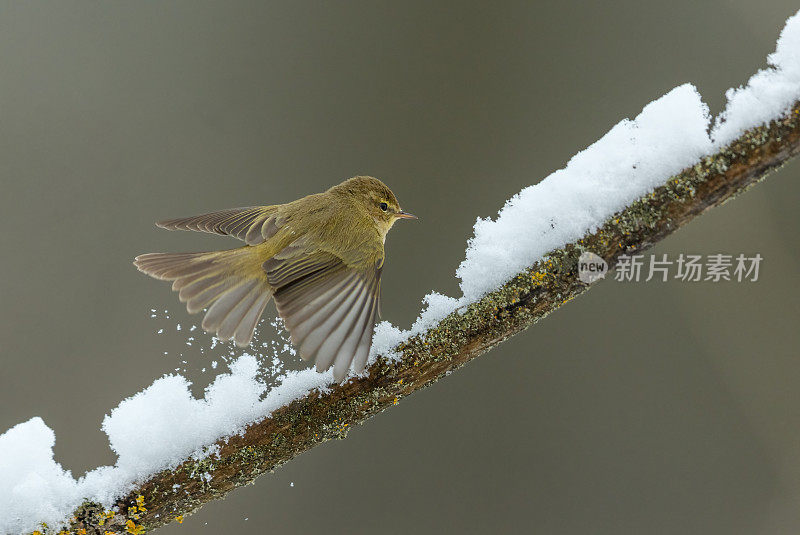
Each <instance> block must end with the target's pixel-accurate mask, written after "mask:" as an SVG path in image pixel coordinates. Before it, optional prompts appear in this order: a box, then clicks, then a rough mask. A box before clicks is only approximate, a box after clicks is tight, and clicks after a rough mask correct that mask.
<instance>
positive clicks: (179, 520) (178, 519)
mask: <svg viewBox="0 0 800 535" xmlns="http://www.w3.org/2000/svg"><path fill="white" fill-rule="evenodd" d="M175 521H176V522H177V523H178V524H183V515H178V516H176V517H175Z"/></svg>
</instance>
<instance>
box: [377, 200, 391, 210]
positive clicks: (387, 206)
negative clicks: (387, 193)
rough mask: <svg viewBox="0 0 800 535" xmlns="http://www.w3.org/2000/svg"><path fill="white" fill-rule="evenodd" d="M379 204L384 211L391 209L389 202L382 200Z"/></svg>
mask: <svg viewBox="0 0 800 535" xmlns="http://www.w3.org/2000/svg"><path fill="white" fill-rule="evenodd" d="M378 206H379V207H380V209H381V210H383V211H384V212H385V211H386V210H388V209H389V205H388V204H386V203H385V202H382V203H380V204H379V205H378Z"/></svg>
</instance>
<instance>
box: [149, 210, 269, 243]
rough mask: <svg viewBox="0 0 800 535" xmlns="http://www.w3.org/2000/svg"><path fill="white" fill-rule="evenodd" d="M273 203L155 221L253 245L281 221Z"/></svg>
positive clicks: (176, 228) (168, 227)
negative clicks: (228, 237)
mask: <svg viewBox="0 0 800 535" xmlns="http://www.w3.org/2000/svg"><path fill="white" fill-rule="evenodd" d="M277 210H278V207H277V206H248V207H245V208H231V209H229V210H221V211H219V212H210V213H207V214H201V215H196V216H192V217H181V218H178V219H168V220H166V221H159V222H158V223H156V225H157V226H159V227H161V228H164V229H167V230H194V231H196V232H208V233H210V234H220V235H222V236H233V237H234V238H239V239H240V240H243V241H245V242H246V243H247V244H248V245H257V244H259V243H262V242H264V241H265V240H268V239H269V238H271V237H272V236H274V235H275V233H277V232H278V230H279V229H280V227H281V225H282V224H283V220H282V218H280V217H278V215H277Z"/></svg>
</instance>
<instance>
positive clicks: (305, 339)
mask: <svg viewBox="0 0 800 535" xmlns="http://www.w3.org/2000/svg"><path fill="white" fill-rule="evenodd" d="M382 265H383V261H382V260H380V261H378V262H376V263H375V264H374V265H372V266H369V267H367V268H358V267H354V266H352V265H348V264H347V263H345V262H344V261H343V260H342V259H341V258H340V257H339V256H337V255H336V254H334V253H331V252H325V251H320V250H319V249H314V248H311V247H307V246H304V245H302V244H301V245H290V246H288V247H286V248H285V249H283V250H282V251H281V252H280V253H278V254H277V255H275V256H274V257H272V258H270V259H269V260H267V261H266V262H264V265H263V267H264V271H266V273H267V280H268V281H269V284H270V286H271V287H272V288H274V294H273V299H274V300H275V307H276V308H277V310H278V314H280V316H281V318H283V321H284V324H285V325H286V329H287V330H288V331H289V333H290V334H291V337H292V343H293V344H294V346H295V348H297V350H298V352H299V353H300V356H301V357H303V358H304V359H305V360H311V361H316V366H317V370H319V371H325V370H327V369H328V368H330V367H331V366H333V375H334V378H335V379H336V380H337V381H341V380H342V379H344V377H345V376H346V375H347V372H348V370H349V368H350V366H351V364H352V367H353V369H354V370H355V371H356V373H358V372H360V371H362V370H363V369H364V367H365V366H366V363H367V357H368V356H369V349H370V346H371V345H372V333H373V329H374V326H375V314H376V312H377V308H378V299H379V296H380V278H381V269H382Z"/></svg>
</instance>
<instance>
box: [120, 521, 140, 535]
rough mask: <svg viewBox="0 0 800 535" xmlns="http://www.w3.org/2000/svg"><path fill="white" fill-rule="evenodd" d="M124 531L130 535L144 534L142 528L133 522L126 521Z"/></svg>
mask: <svg viewBox="0 0 800 535" xmlns="http://www.w3.org/2000/svg"><path fill="white" fill-rule="evenodd" d="M125 531H127V532H128V533H131V534H132V535H139V534H140V533H143V532H144V527H142V526H137V525H136V523H135V522H134V521H133V520H128V521H127V522H125Z"/></svg>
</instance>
